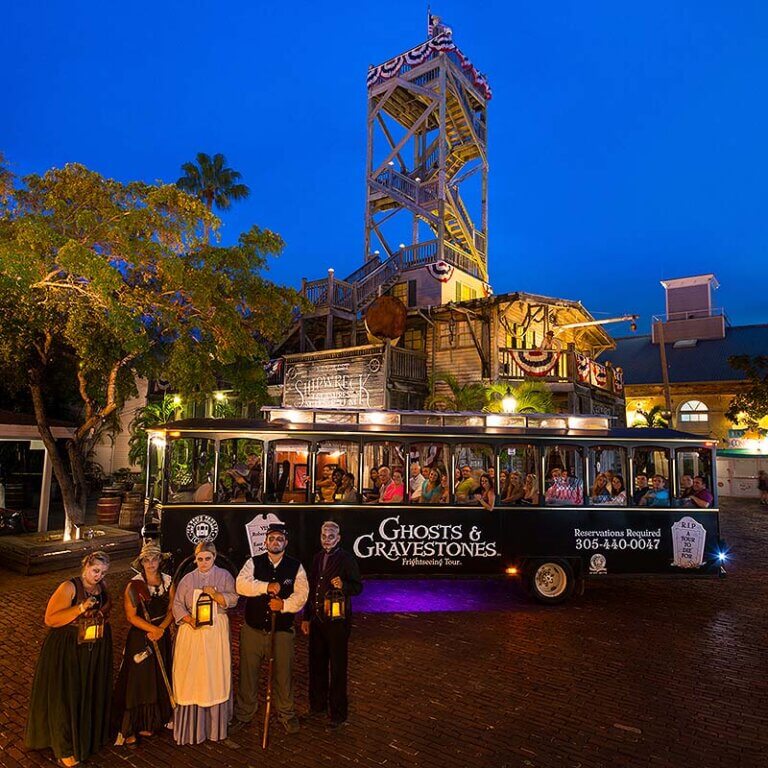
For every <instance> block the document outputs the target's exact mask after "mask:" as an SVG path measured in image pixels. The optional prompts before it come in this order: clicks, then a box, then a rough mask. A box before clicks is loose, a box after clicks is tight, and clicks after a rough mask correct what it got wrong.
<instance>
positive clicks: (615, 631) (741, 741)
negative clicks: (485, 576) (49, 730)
mask: <svg viewBox="0 0 768 768" xmlns="http://www.w3.org/2000/svg"><path fill="white" fill-rule="evenodd" d="M724 506H725V510H726V511H725V512H724V513H723V515H722V529H723V535H724V536H725V537H726V538H727V539H728V541H729V544H730V545H731V546H732V547H733V548H734V560H733V562H732V564H731V566H730V568H729V577H728V578H727V579H724V580H716V579H715V580H713V579H673V578H658V579H639V578H633V579H623V580H606V581H602V582H599V583H591V584H590V585H588V588H587V591H586V594H585V595H584V596H583V597H581V598H577V599H575V600H574V601H573V602H571V603H570V604H568V605H566V606H561V607H557V608H543V607H539V606H536V605H533V604H530V603H528V602H527V601H526V600H525V599H524V598H523V597H522V596H521V595H520V594H519V593H518V592H517V590H515V589H514V587H513V586H512V585H510V584H509V583H508V582H504V581H490V582H489V581H460V582H454V581H450V582H445V581H434V582H430V589H433V590H440V591H441V592H442V591H445V592H447V593H449V594H450V596H451V601H452V603H453V605H455V607H456V609H455V610H450V611H440V612H434V613H419V614H416V613H411V612H409V611H408V605H403V608H402V611H401V612H390V613H373V612H368V613H358V614H357V615H356V616H355V625H354V632H353V641H352V652H351V663H350V677H351V686H350V688H351V691H350V692H351V715H350V717H351V719H350V723H349V725H348V726H346V727H344V728H342V729H339V730H338V731H329V730H327V729H326V728H325V726H324V724H323V723H322V722H317V721H315V720H310V721H306V722H305V723H304V727H303V730H302V732H301V733H300V734H298V735H296V736H287V735H286V734H284V733H283V732H282V729H281V728H280V727H279V725H278V724H277V723H275V724H274V728H273V730H272V733H273V738H272V742H271V744H270V747H269V750H268V752H267V753H266V754H265V753H263V752H262V750H261V748H260V745H259V734H258V732H257V731H256V730H253V731H250V732H245V733H242V732H241V733H238V734H237V735H236V737H235V738H232V739H229V740H227V741H225V742H223V743H220V744H211V743H206V744H204V745H200V746H196V747H176V746H175V745H174V744H173V741H172V739H171V738H170V736H169V735H167V734H164V735H162V736H159V737H155V738H153V739H152V740H151V741H148V742H145V743H144V744H142V745H141V746H140V747H139V748H138V749H137V750H132V751H129V750H127V749H125V748H107V749H104V750H103V751H102V752H101V753H99V755H97V756H95V757H94V758H92V761H93V762H94V763H96V764H98V765H101V766H126V768H127V767H128V766H135V767H136V768H144V767H146V768H149V767H150V766H152V768H165V767H166V766H168V767H170V766H174V767H175V766H189V765H194V766H195V767H196V768H207V767H208V766H210V767H211V768H213V766H217V767H218V766H226V767H231V768H248V767H249V766H263V765H267V764H269V765H272V766H296V768H315V767H319V768H322V767H324V766H329V767H332V768H342V767H345V766H350V767H351V766H363V767H367V766H386V768H399V767H400V766H403V767H405V766H408V768H471V767H473V766H484V768H517V767H518V766H521V767H525V768H549V767H550V766H552V767H555V766H557V767H558V768H559V767H560V766H563V767H568V768H570V767H572V768H625V767H626V768H635V767H637V768H639V767H640V766H643V767H647V768H662V767H665V768H666V767H668V766H669V767H671V766H697V768H720V766H744V767H745V768H761V766H768V757H767V756H768V683H767V682H766V655H767V654H766V650H765V647H766V637H767V636H768V617H767V614H766V605H768V600H767V598H768V574H767V573H766V564H765V551H766V548H767V545H768V512H766V511H764V510H761V509H760V508H759V506H758V505H757V503H755V502H744V503H738V504H737V503H734V502H730V503H727V502H726V505H724ZM127 575H128V570H127V563H126V562H122V563H118V564H116V565H115V567H114V568H113V571H112V573H111V574H110V583H111V587H112V590H113V592H114V591H115V590H116V589H118V588H119V587H121V586H122V585H123V584H124V583H125V581H126V578H127ZM63 576H65V574H59V575H45V576H34V577H21V576H18V575H16V574H12V573H10V572H8V571H4V570H0V605H1V606H2V608H1V609H0V611H1V613H0V615H2V617H3V618H2V620H0V621H1V622H2V628H0V638H1V639H2V651H1V652H0V764H1V765H2V766H4V767H5V766H7V767H8V768H17V766H42V765H46V766H47V765H50V763H49V762H48V760H47V756H46V753H28V752H26V751H25V750H24V747H23V730H24V723H25V720H26V715H27V704H28V694H29V688H30V684H31V679H32V674H33V670H34V664H35V660H36V658H37V654H38V650H39V647H40V643H41V640H42V637H43V634H44V630H43V627H42V615H43V611H44V608H45V603H46V600H47V598H48V595H49V594H50V592H51V591H52V589H53V588H54V586H55V585H56V584H57V583H58V582H59V581H60V580H61V578H62V577H63ZM401 584H402V583H401ZM371 591H372V592H373V591H374V590H373V589H372V590H371ZM120 614H121V611H119V610H117V611H116V615H115V617H114V621H113V626H114V629H115V646H116V648H120V647H121V643H122V641H123V638H124V636H125V631H126V627H125V622H124V619H123V618H122V616H121V615H120ZM9 616H12V618H9ZM236 621H237V619H236ZM296 673H297V693H298V702H297V703H298V707H299V712H300V713H301V712H304V711H306V709H307V697H306V682H307V668H306V642H305V641H304V639H303V638H302V639H301V640H299V642H298V645H297V665H296Z"/></svg>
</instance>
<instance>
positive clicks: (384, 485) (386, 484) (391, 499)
mask: <svg viewBox="0 0 768 768" xmlns="http://www.w3.org/2000/svg"><path fill="white" fill-rule="evenodd" d="M405 458H406V453H405V445H404V444H403V443H400V442H394V441H389V440H384V441H381V442H372V443H366V444H365V446H364V447H363V481H362V482H363V483H364V485H363V486H362V488H363V498H364V499H365V501H367V502H371V503H376V502H378V503H381V504H399V503H400V502H402V501H403V499H404V497H405Z"/></svg>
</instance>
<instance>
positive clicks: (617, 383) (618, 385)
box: [613, 368, 624, 395]
mask: <svg viewBox="0 0 768 768" xmlns="http://www.w3.org/2000/svg"><path fill="white" fill-rule="evenodd" d="M613 391H614V393H615V394H617V395H620V394H622V393H623V392H624V371H623V369H621V368H614V369H613Z"/></svg>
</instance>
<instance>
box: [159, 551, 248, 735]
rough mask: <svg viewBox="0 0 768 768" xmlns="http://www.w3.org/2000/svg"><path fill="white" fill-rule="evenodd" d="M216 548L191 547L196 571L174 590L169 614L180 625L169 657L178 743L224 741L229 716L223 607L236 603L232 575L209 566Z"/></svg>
mask: <svg viewBox="0 0 768 768" xmlns="http://www.w3.org/2000/svg"><path fill="white" fill-rule="evenodd" d="M215 560H216V547H215V546H214V544H213V542H210V541H201V542H200V543H199V544H198V545H197V546H196V547H195V563H196V564H197V568H196V569H195V570H194V571H192V572H191V573H188V574H187V575H186V576H184V577H183V578H182V579H181V581H179V584H178V586H177V588H176V594H175V596H174V599H173V616H174V619H175V620H176V623H177V624H178V626H179V634H178V637H177V638H176V650H175V653H174V658H173V691H174V694H175V696H176V703H177V705H178V706H177V707H176V711H175V713H174V718H173V736H174V738H175V739H176V743H177V744H200V743H201V742H203V741H205V740H206V739H210V740H211V741H221V740H222V739H226V738H227V723H228V722H229V720H230V719H231V717H232V708H233V698H232V657H231V653H230V644H229V618H228V617H227V608H232V607H233V606H235V605H236V604H237V592H236V591H235V580H234V578H233V577H232V574H231V573H229V571H227V570H226V569H224V568H219V567H218V566H217V565H215V564H214V561H215Z"/></svg>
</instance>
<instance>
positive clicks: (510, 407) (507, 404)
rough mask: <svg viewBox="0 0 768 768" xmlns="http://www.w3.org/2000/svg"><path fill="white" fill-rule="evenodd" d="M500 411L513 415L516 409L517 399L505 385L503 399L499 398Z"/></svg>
mask: <svg viewBox="0 0 768 768" xmlns="http://www.w3.org/2000/svg"><path fill="white" fill-rule="evenodd" d="M501 409H502V410H503V411H504V413H514V412H515V410H516V409H517V399H516V398H515V396H514V395H513V394H512V390H511V389H510V388H509V384H507V391H506V392H505V393H504V397H502V398H501Z"/></svg>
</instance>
